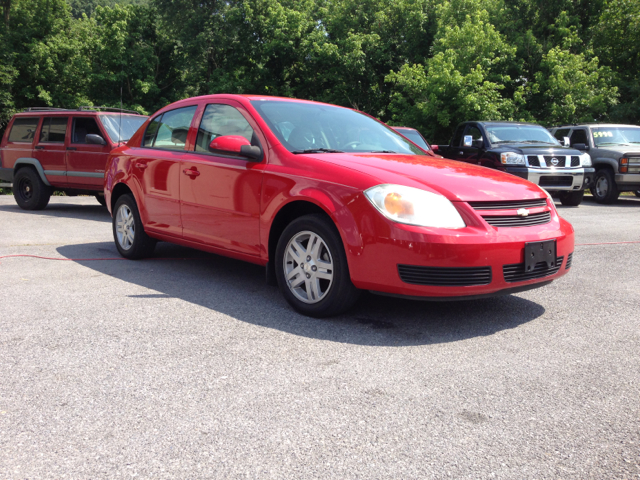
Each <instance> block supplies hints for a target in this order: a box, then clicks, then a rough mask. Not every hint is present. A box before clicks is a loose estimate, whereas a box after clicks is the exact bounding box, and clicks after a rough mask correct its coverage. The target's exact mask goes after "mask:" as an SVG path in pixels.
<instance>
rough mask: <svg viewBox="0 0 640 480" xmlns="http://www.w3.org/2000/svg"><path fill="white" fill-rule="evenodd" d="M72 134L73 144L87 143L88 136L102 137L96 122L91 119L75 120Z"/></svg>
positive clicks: (79, 118) (80, 118) (81, 118)
mask: <svg viewBox="0 0 640 480" xmlns="http://www.w3.org/2000/svg"><path fill="white" fill-rule="evenodd" d="M72 132H73V133H72V136H71V143H87V135H89V134H95V135H100V136H102V133H101V132H100V128H98V124H97V123H96V121H95V120H94V119H93V118H89V117H77V118H74V119H73V130H72Z"/></svg>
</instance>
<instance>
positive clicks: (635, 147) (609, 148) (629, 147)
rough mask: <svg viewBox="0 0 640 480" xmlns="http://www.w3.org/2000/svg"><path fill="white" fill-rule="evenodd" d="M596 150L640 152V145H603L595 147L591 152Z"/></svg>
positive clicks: (599, 151)
mask: <svg viewBox="0 0 640 480" xmlns="http://www.w3.org/2000/svg"><path fill="white" fill-rule="evenodd" d="M595 152H598V153H599V154H601V153H603V152H611V153H613V154H620V155H622V154H625V153H640V145H605V146H603V147H596V148H595V149H594V150H593V153H595Z"/></svg>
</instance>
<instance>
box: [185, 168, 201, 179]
mask: <svg viewBox="0 0 640 480" xmlns="http://www.w3.org/2000/svg"><path fill="white" fill-rule="evenodd" d="M182 173H184V174H185V175H189V176H190V177H198V176H199V175H200V172H199V171H198V170H192V169H190V168H185V169H184V170H183V171H182Z"/></svg>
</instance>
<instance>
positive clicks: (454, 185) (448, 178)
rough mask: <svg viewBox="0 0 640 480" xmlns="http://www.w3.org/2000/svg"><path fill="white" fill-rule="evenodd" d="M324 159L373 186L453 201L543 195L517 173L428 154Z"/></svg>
mask: <svg viewBox="0 0 640 480" xmlns="http://www.w3.org/2000/svg"><path fill="white" fill-rule="evenodd" d="M309 156H310V157H313V158H314V159H316V160H320V161H322V162H326V163H331V164H334V165H339V166H341V167H345V168H350V169H352V170H356V171H358V172H361V173H364V174H366V175H368V176H369V177H371V178H372V179H374V182H375V183H373V184H372V185H371V186H374V185H380V184H385V183H390V184H398V185H407V186H410V187H416V188H422V189H424V190H430V191H433V192H436V193H440V194H441V195H444V196H445V197H447V198H448V199H449V200H451V201H463V202H469V201H496V200H529V199H534V198H544V197H545V193H544V192H543V191H542V190H541V189H540V187H538V186H537V185H535V184H533V183H531V182H529V181H527V180H524V179H522V178H520V177H516V176H515V175H511V174H508V173H504V172H501V171H498V170H493V169H490V168H485V167H479V166H476V165H469V164H467V163H463V162H458V161H454V160H445V159H439V158H434V157H429V156H426V155H393V154H373V153H363V154H347V153H344V154H342V153H338V154H315V155H309Z"/></svg>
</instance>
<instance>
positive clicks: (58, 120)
mask: <svg viewBox="0 0 640 480" xmlns="http://www.w3.org/2000/svg"><path fill="white" fill-rule="evenodd" d="M67 120H69V117H45V119H44V120H43V122H42V130H41V131H40V140H39V141H40V142H47V143H64V137H65V135H66V134H67Z"/></svg>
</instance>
